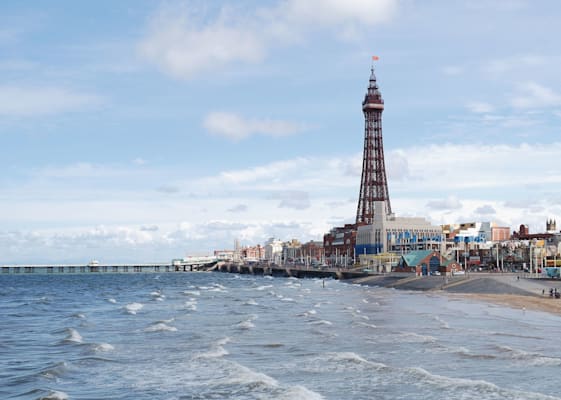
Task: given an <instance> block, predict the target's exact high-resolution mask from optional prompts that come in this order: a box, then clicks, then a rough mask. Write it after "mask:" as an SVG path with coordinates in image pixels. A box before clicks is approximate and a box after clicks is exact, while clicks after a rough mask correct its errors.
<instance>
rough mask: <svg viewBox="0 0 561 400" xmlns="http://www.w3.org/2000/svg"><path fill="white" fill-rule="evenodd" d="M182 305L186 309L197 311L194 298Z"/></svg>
mask: <svg viewBox="0 0 561 400" xmlns="http://www.w3.org/2000/svg"><path fill="white" fill-rule="evenodd" d="M183 306H184V307H185V309H186V310H188V311H197V301H196V300H195V299H191V300H189V301H186V302H185V303H184V304H183Z"/></svg>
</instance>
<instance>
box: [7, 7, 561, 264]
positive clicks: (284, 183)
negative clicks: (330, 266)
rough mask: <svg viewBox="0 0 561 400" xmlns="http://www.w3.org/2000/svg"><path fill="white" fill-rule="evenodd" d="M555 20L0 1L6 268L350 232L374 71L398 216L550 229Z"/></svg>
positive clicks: (526, 13) (551, 12) (559, 13)
mask: <svg viewBox="0 0 561 400" xmlns="http://www.w3.org/2000/svg"><path fill="white" fill-rule="evenodd" d="M560 19H561V3H559V2H557V1H554V0H551V1H547V0H543V1H530V0H528V1H524V0H502V1H498V0H497V1H483V0H481V1H477V0H476V1H453V0H452V1H444V0H440V1H436V0H434V1H432V0H426V1H420V0H238V1H219V0H216V1H189V0H188V1H154V0H120V1H112V0H111V1H110V0H105V1H95V2H76V1H72V0H68V1H64V0H50V1H46V0H45V1H41V0H38V1H33V2H21V1H16V0H5V1H2V2H1V3H0V168H1V171H2V172H1V173H0V264H9V263H46V262H58V263H71V262H78V263H81V262H88V261H90V260H91V259H97V260H99V261H100V262H101V263H104V262H108V263H109V262H149V261H150V262H167V261H169V260H171V259H172V258H177V257H183V256H186V255H195V254H196V255H202V254H212V251H213V250H215V249H232V248H233V247H234V241H235V240H236V239H238V240H239V243H240V244H241V245H256V244H263V243H264V242H265V241H266V240H267V239H268V238H270V237H275V238H278V239H281V240H290V239H292V238H297V239H299V240H300V241H302V242H305V241H308V240H322V237H323V234H324V233H326V232H328V231H329V230H330V229H331V228H332V227H334V226H340V225H342V224H345V223H353V222H354V220H355V218H356V207H357V197H358V192H359V187H360V172H361V164H362V147H363V140H364V117H363V115H362V109H361V103H362V100H363V98H364V94H365V92H366V88H367V86H368V79H369V76H370V68H371V66H372V55H377V56H379V61H376V62H375V65H374V68H375V73H376V76H377V78H378V83H379V86H380V89H381V92H382V95H383V98H384V100H385V110H384V113H383V137H384V151H385V159H386V169H387V173H388V186H389V192H390V199H391V203H392V209H393V211H394V212H395V213H396V215H397V216H419V217H425V218H427V219H428V220H430V221H431V222H432V223H434V224H448V223H460V222H468V221H491V222H495V223H497V224H498V225H499V226H509V227H511V228H512V229H513V230H518V227H519V225H520V224H527V225H528V226H529V228H530V231H531V232H542V231H544V230H545V221H546V219H548V218H553V219H557V220H558V221H559V225H561V189H560V188H561V164H560V161H559V158H560V156H561V135H560V129H559V127H560V123H561V80H560V79H559V71H560V70H561V67H560V66H561V51H560V50H559V49H560V47H559V44H558V38H559V37H561V24H559V23H558V21H559V20H560Z"/></svg>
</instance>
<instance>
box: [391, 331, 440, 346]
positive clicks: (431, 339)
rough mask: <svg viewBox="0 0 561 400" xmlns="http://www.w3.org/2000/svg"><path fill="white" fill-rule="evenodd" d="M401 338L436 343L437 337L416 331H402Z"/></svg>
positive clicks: (408, 340) (414, 341) (412, 341)
mask: <svg viewBox="0 0 561 400" xmlns="http://www.w3.org/2000/svg"><path fill="white" fill-rule="evenodd" d="M399 336H400V340H402V341H404V342H408V343H434V342H436V338H435V337H434V336H429V335H419V334H418V333H415V332H405V333H400V334H399Z"/></svg>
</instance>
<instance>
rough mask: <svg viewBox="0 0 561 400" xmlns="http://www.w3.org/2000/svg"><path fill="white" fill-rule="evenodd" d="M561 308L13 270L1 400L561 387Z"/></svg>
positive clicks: (1, 291)
mask: <svg viewBox="0 0 561 400" xmlns="http://www.w3.org/2000/svg"><path fill="white" fill-rule="evenodd" d="M560 333H561V317H559V316H557V315H553V314H549V313H545V312H537V311H530V310H525V309H514V308H508V307H504V306H499V305H495V304H490V303H486V302H480V301H477V300H474V299H466V298H462V297H458V296H454V297H451V296H447V295H445V294H439V293H434V292H431V293H422V292H409V291H400V290H394V289H387V288H378V287H368V286H359V285H354V284H350V283H345V282H342V281H337V280H331V279H325V280H323V279H291V278H280V277H279V278H277V277H275V278H272V277H267V276H265V277H263V276H251V275H237V274H228V273H219V272H207V273H205V272H199V273H164V274H150V273H146V274H142V273H139V274H132V273H129V274H127V273H123V274H91V275H90V274H88V275H84V274H66V275H63V274H50V275H46V274H45V275H35V274H33V275H16V274H6V275H2V276H0V399H51V400H61V399H134V400H141V399H150V400H153V399H168V400H172V399H173V400H176V399H177V400H179V399H181V400H183V399H185V400H187V399H243V400H250V399H283V400H289V399H294V400H300V399H302V400H306V399H310V400H319V399H341V400H343V399H392V400H395V399H458V400H459V399H462V400H466V399H477V400H482V399H508V400H512V399H561V383H560V380H561V373H560V372H561V346H560V344H561V336H560Z"/></svg>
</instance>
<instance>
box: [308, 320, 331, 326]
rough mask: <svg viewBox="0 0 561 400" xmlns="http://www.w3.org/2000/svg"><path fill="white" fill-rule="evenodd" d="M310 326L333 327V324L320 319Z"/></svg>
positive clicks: (312, 322)
mask: <svg viewBox="0 0 561 400" xmlns="http://www.w3.org/2000/svg"><path fill="white" fill-rule="evenodd" d="M309 324H310V325H333V322H331V321H327V320H324V319H320V320H318V321H311V322H310V323H309Z"/></svg>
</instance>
